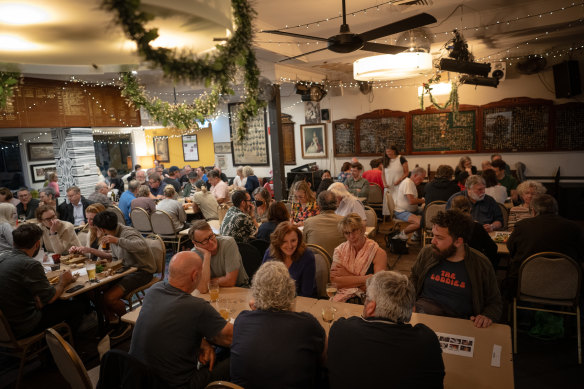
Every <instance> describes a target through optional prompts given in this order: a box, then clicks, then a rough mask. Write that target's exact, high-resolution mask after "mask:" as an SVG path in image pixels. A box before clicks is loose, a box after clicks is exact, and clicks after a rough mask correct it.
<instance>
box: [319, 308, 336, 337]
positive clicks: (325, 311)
mask: <svg viewBox="0 0 584 389" xmlns="http://www.w3.org/2000/svg"><path fill="white" fill-rule="evenodd" d="M336 311H337V310H336V309H335V308H333V306H332V305H331V306H329V307H323V308H322V320H324V321H325V322H327V323H329V331H330V330H331V325H332V323H333V321H334V320H335V312H336Z"/></svg>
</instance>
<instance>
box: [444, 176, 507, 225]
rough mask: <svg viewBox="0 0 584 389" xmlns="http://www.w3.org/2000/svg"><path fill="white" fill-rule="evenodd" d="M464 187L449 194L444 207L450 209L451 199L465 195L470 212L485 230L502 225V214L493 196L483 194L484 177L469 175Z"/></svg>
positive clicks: (484, 186)
mask: <svg viewBox="0 0 584 389" xmlns="http://www.w3.org/2000/svg"><path fill="white" fill-rule="evenodd" d="M465 185H466V189H465V190H463V191H462V192H458V193H455V194H453V195H452V196H450V198H449V199H448V202H447V203H446V209H450V206H451V204H452V199H453V198H455V197H457V196H466V197H467V198H468V199H469V200H470V202H471V203H472V209H471V211H470V214H471V216H472V218H473V220H475V221H476V222H478V223H481V224H482V225H483V227H484V228H485V230H486V231H487V232H491V231H495V230H499V229H501V227H503V214H502V213H501V208H499V205H498V204H497V202H496V201H495V199H494V198H492V197H491V196H489V195H488V194H485V188H486V185H485V179H484V178H483V177H481V176H477V175H474V176H470V177H469V178H468V179H467V180H466V183H465Z"/></svg>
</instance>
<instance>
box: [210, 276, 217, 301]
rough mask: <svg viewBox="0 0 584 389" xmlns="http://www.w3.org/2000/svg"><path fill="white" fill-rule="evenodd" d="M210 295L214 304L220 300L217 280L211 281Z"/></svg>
mask: <svg viewBox="0 0 584 389" xmlns="http://www.w3.org/2000/svg"><path fill="white" fill-rule="evenodd" d="M209 295H210V297H211V302H212V303H214V302H216V301H217V300H219V282H218V281H217V280H213V281H209Z"/></svg>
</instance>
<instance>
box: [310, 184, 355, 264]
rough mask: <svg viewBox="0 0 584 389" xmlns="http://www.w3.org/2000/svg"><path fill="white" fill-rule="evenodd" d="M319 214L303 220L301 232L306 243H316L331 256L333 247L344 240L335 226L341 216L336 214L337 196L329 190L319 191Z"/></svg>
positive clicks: (341, 218)
mask: <svg viewBox="0 0 584 389" xmlns="http://www.w3.org/2000/svg"><path fill="white" fill-rule="evenodd" d="M316 201H317V203H318V207H319V208H320V214H319V215H316V216H312V217H309V218H308V219H306V220H304V229H303V230H302V234H303V235H304V240H305V242H306V243H307V244H317V245H319V246H321V247H322V248H324V249H325V250H326V252H327V253H329V255H330V256H331V257H332V256H333V252H334V251H335V248H336V247H337V246H338V245H340V244H341V243H343V242H344V241H345V237H344V236H343V234H342V233H341V232H340V231H339V229H338V228H337V226H338V224H339V222H340V221H341V220H343V216H341V215H337V214H336V213H335V211H336V210H337V197H336V196H335V194H334V193H333V192H331V191H329V190H324V191H322V192H320V194H319V195H318V198H317V200H316Z"/></svg>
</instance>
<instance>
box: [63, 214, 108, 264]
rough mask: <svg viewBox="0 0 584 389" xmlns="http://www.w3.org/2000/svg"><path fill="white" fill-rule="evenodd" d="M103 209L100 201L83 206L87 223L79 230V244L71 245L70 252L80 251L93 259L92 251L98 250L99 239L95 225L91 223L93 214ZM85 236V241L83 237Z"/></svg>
mask: <svg viewBox="0 0 584 389" xmlns="http://www.w3.org/2000/svg"><path fill="white" fill-rule="evenodd" d="M103 211H105V205H103V204H102V203H93V204H90V205H88V206H87V208H85V217H86V218H87V224H86V225H85V227H84V228H83V229H82V230H81V231H80V232H79V235H78V236H79V241H80V242H81V245H80V246H75V247H71V248H70V249H69V252H71V253H80V254H91V256H92V258H93V259H96V257H95V253H94V251H98V250H99V249H100V247H99V239H98V238H97V227H95V226H94V225H93V219H94V218H95V215H97V214H98V213H100V212H103ZM84 236H87V238H86V241H85V239H84V238H83V237H84Z"/></svg>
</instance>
